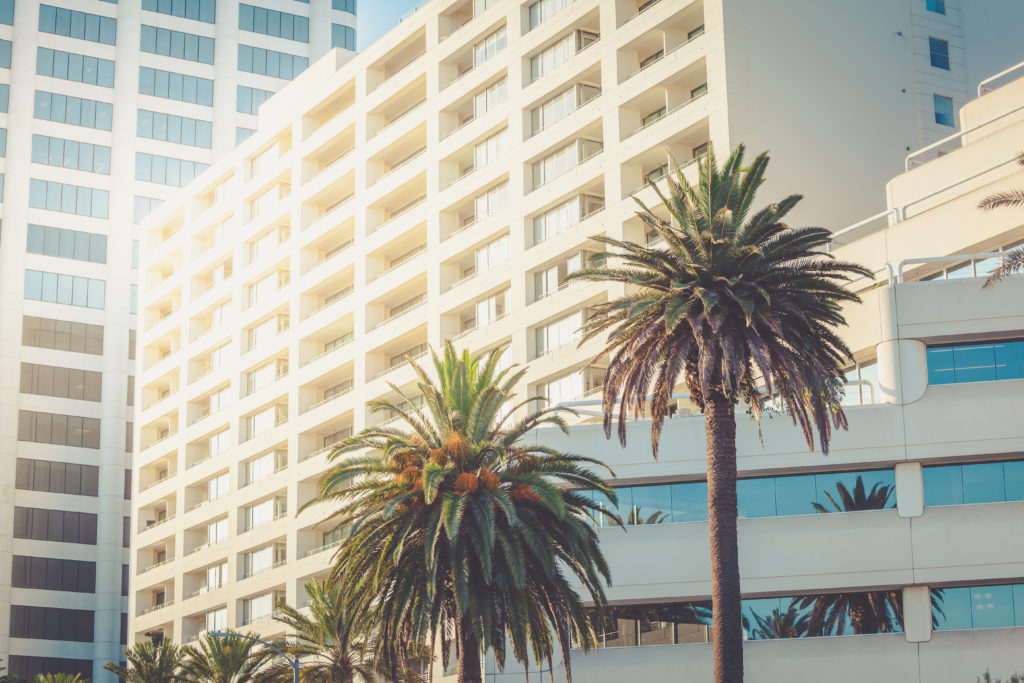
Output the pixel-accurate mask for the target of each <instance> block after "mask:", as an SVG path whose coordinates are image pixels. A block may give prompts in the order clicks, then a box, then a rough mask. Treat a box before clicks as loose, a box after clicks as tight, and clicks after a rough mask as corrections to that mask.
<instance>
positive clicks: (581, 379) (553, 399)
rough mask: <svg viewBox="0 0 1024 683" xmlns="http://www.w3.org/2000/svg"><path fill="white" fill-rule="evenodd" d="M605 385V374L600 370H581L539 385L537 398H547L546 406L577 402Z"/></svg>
mask: <svg viewBox="0 0 1024 683" xmlns="http://www.w3.org/2000/svg"><path fill="white" fill-rule="evenodd" d="M602 384H604V373H603V371H602V370H600V369H599V368H580V369H579V370H576V371H575V372H570V373H569V374H567V375H562V376H561V377H557V378H555V379H552V380H549V381H547V382H541V383H540V384H538V385H537V396H543V397H545V398H547V403H546V405H548V406H556V405H558V404H560V403H565V402H567V401H575V400H577V399H579V398H582V397H583V396H584V395H585V394H588V393H590V392H591V391H593V390H595V389H599V388H600V387H601V385H602Z"/></svg>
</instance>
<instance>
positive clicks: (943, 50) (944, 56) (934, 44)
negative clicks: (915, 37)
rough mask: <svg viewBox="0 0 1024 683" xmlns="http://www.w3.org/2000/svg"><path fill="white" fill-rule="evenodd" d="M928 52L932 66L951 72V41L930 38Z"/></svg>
mask: <svg viewBox="0 0 1024 683" xmlns="http://www.w3.org/2000/svg"><path fill="white" fill-rule="evenodd" d="M928 52H929V57H930V59H931V63H932V66H934V67H935V68H937V69H945V70H946V71H949V41H948V40H939V39H938V38H928Z"/></svg>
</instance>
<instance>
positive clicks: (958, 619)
mask: <svg viewBox="0 0 1024 683" xmlns="http://www.w3.org/2000/svg"><path fill="white" fill-rule="evenodd" d="M940 590H941V600H938V601H937V602H938V604H935V605H933V606H932V617H933V619H934V621H935V624H936V625H935V628H936V629H938V630H940V631H954V630H961V629H974V628H1000V627H1006V626H1024V584H1021V583H1017V584H1008V585H1000V586H958V587H955V588H942V589H940Z"/></svg>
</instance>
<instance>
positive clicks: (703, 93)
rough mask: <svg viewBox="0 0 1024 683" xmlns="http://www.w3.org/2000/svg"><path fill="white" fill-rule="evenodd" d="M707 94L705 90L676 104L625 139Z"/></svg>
mask: <svg viewBox="0 0 1024 683" xmlns="http://www.w3.org/2000/svg"><path fill="white" fill-rule="evenodd" d="M707 94H708V91H707V90H705V91H704V92H702V93H701V94H699V95H695V96H694V97H691V98H690V99H688V100H686V101H685V102H683V103H682V104H679V105H676V106H675V107H672V108H671V109H669V110H668V111H666V112H665V113H664V114H662V115H661V116H659V117H658V118H656V119H654V120H653V121H648V122H647V123H645V124H643V125H642V126H640V127H639V128H637V129H636V130H634V131H633V132H632V133H630V134H629V135H627V136H626V138H625V139H629V138H631V137H633V136H634V135H636V134H637V133H639V132H640V131H642V130H645V129H647V128H649V127H650V126H653V125H654V124H656V123H658V122H659V121H662V120H664V119H667V118H668V117H669V116H670V115H671V114H675V113H676V112H677V111H679V110H680V109H683V108H685V107H686V106H687V105H690V104H693V103H694V102H696V101H697V100H699V99H700V98H702V97H705V96H707Z"/></svg>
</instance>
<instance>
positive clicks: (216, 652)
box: [178, 631, 273, 683]
mask: <svg viewBox="0 0 1024 683" xmlns="http://www.w3.org/2000/svg"><path fill="white" fill-rule="evenodd" d="M229 633H231V635H229V636H212V635H210V634H204V635H203V636H202V637H201V638H200V639H199V641H198V643H197V644H196V645H191V644H190V645H185V646H184V647H183V648H181V649H182V653H183V654H184V656H185V661H184V662H183V664H182V666H181V676H180V678H179V679H178V680H179V681H181V682H182V683H253V682H254V681H257V680H259V673H260V668H261V667H262V666H263V663H264V662H265V661H266V660H267V659H268V657H269V654H273V653H272V652H271V651H270V650H265V649H262V648H261V646H260V645H259V644H258V643H256V641H253V640H249V639H248V638H243V637H241V636H239V635H235V634H234V633H233V632H230V631H229Z"/></svg>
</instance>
